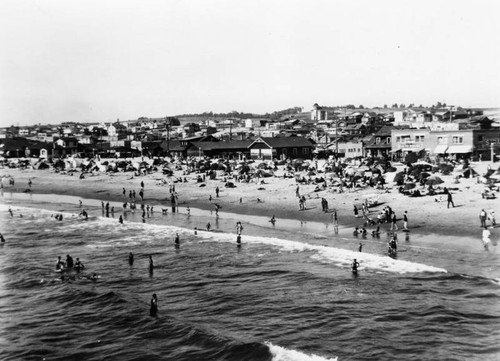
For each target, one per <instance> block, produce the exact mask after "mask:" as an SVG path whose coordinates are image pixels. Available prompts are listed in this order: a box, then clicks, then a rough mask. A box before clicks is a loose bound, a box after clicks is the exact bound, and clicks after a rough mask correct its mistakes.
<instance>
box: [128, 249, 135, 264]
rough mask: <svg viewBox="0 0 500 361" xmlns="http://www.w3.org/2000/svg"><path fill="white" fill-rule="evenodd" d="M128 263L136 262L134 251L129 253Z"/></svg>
mask: <svg viewBox="0 0 500 361" xmlns="http://www.w3.org/2000/svg"><path fill="white" fill-rule="evenodd" d="M128 264H129V265H131V266H132V265H133V264H134V254H133V253H132V252H130V253H129V254H128Z"/></svg>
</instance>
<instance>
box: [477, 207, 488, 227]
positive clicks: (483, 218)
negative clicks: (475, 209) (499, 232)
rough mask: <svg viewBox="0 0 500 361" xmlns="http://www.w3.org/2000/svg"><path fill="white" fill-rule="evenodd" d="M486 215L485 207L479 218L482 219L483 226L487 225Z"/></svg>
mask: <svg viewBox="0 0 500 361" xmlns="http://www.w3.org/2000/svg"><path fill="white" fill-rule="evenodd" d="M486 216H487V214H486V211H485V210H484V209H481V212H480V213H479V220H480V221H481V227H482V228H485V227H486Z"/></svg>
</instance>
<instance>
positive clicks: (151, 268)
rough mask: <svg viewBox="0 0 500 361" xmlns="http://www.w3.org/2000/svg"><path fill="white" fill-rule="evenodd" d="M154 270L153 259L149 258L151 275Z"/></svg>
mask: <svg viewBox="0 0 500 361" xmlns="http://www.w3.org/2000/svg"><path fill="white" fill-rule="evenodd" d="M153 268H154V264H153V257H151V256H149V273H153Z"/></svg>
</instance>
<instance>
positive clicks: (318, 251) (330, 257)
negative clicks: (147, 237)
mask: <svg viewBox="0 0 500 361" xmlns="http://www.w3.org/2000/svg"><path fill="white" fill-rule="evenodd" d="M198 234H199V235H200V236H202V237H206V239H207V240H211V241H219V242H234V241H235V235H234V234H228V233H215V234H213V233H212V234H211V233H210V232H198ZM242 242H243V243H249V244H251V243H262V244H268V245H272V246H276V247H279V248H280V249H282V250H284V251H287V252H312V253H313V254H312V255H311V257H312V258H313V259H316V260H318V261H320V262H325V263H332V264H335V265H337V266H339V267H349V266H350V264H351V263H352V260H353V259H354V258H356V259H357V261H358V262H359V263H360V267H359V268H358V269H359V270H360V271H363V270H369V271H374V272H377V271H384V272H394V273H420V272H447V271H446V270H445V269H443V268H437V267H433V266H428V265H425V264H421V263H415V262H410V261H403V260H397V259H393V258H391V257H388V256H381V255H376V254H372V253H366V252H363V253H361V252H355V251H350V250H346V249H342V248H334V247H329V246H321V245H314V244H309V243H305V242H297V241H289V240H286V239H279V238H270V237H254V236H245V235H242Z"/></svg>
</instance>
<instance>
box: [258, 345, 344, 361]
mask: <svg viewBox="0 0 500 361" xmlns="http://www.w3.org/2000/svg"><path fill="white" fill-rule="evenodd" d="M266 345H267V347H269V350H270V352H271V354H272V355H273V361H337V360H338V358H337V357H333V358H326V357H322V356H318V355H308V354H305V353H303V352H300V351H295V350H288V349H286V348H284V347H281V346H276V345H273V344H272V343H270V342H266Z"/></svg>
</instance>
